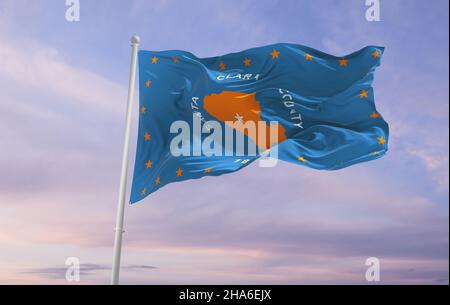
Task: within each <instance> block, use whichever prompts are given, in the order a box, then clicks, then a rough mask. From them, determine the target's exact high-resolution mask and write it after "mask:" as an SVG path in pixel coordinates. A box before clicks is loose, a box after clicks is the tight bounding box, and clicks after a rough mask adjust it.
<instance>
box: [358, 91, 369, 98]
mask: <svg viewBox="0 0 450 305" xmlns="http://www.w3.org/2000/svg"><path fill="white" fill-rule="evenodd" d="M359 97H360V98H368V97H369V95H368V94H367V91H366V90H363V91H361V93H360V94H359Z"/></svg>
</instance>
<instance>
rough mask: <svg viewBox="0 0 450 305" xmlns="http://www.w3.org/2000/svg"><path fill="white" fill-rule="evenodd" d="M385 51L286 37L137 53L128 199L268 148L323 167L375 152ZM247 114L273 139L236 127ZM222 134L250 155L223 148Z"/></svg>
mask: <svg viewBox="0 0 450 305" xmlns="http://www.w3.org/2000/svg"><path fill="white" fill-rule="evenodd" d="M383 52H384V48H382V47H377V46H368V47H365V48H363V49H361V50H360V51H357V52H355V53H352V54H350V55H347V56H342V57H336V56H332V55H329V54H325V53H323V52H320V51H317V50H314V49H312V48H309V47H305V46H301V45H295V44H285V43H282V44H274V45H268V46H263V47H258V48H253V49H249V50H246V51H242V52H239V53H232V54H227V55H223V56H218V57H210V58H198V57H196V56H195V55H193V54H191V53H189V52H185V51H158V52H152V51H140V52H139V100H140V104H139V130H138V140H137V149H136V158H135V166H134V175H133V183H132V188H131V198H130V202H131V203H135V202H137V201H139V200H141V199H143V198H144V197H146V196H148V195H149V194H151V193H152V192H154V191H156V190H158V189H159V188H161V187H162V186H164V185H166V184H168V183H171V182H177V181H183V180H187V179H197V178H201V177H204V176H217V175H222V174H225V173H230V172H234V171H237V170H239V169H241V168H243V167H245V166H247V165H249V164H250V163H252V162H253V161H255V160H257V159H258V158H259V157H260V156H261V155H262V154H263V153H267V151H272V150H273V149H274V148H276V149H277V153H278V156H277V158H278V159H279V160H283V161H287V162H291V163H294V164H296V165H304V166H308V167H311V168H314V169H321V170H336V169H341V168H344V167H347V166H350V165H353V164H355V163H360V162H364V161H369V160H373V159H377V158H379V157H381V156H383V155H384V154H385V153H386V151H387V149H388V147H387V143H388V136H389V130H388V124H387V123H386V122H385V121H384V120H383V118H382V116H381V114H380V113H379V112H378V111H377V109H376V107H375V103H374V92H373V88H372V81H373V75H374V71H375V69H376V67H377V66H379V64H380V60H381V57H382V55H383ZM174 122H178V123H175V124H174ZM248 122H254V123H258V124H261V126H263V128H266V130H269V129H270V128H272V127H273V126H275V127H276V129H274V130H276V131H275V133H276V136H277V139H276V140H275V141H274V142H273V141H272V138H270V139H269V138H268V137H267V136H264V135H263V136H262V137H259V136H258V132H260V129H257V133H256V136H255V133H251V132H250V131H249V130H250V129H248V130H247V129H246V128H244V127H242V126H244V125H245V124H246V123H248ZM239 126H241V127H239ZM258 126H260V125H258ZM183 129H188V130H187V131H186V130H183ZM216 131H217V134H215V135H214V136H212V134H213V133H214V132H216ZM263 131H264V130H263ZM269 133H270V130H269ZM230 134H231V135H234V136H235V138H237V137H239V136H241V138H244V139H245V140H246V141H247V142H246V143H253V144H255V146H256V147H257V152H256V154H255V153H254V152H253V151H250V149H247V148H245V149H244V150H243V151H242V150H241V151H239V153H238V152H237V150H236V149H237V148H236V147H235V146H237V145H234V146H233V145H231V148H230V145H229V144H230V143H235V142H227V141H228V140H226V139H227V135H230ZM261 134H262V133H261ZM211 138H213V140H211ZM208 139H209V140H208ZM205 147H207V148H213V153H211V152H210V151H209V152H207V153H205V152H204V151H203V148H205ZM174 150H176V151H177V153H175V154H174Z"/></svg>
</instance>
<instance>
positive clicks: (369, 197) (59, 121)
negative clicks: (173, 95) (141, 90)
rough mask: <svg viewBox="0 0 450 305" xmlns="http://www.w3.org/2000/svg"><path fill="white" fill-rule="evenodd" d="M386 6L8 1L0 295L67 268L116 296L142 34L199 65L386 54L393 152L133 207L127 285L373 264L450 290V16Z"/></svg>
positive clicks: (332, 275)
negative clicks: (285, 56) (125, 162)
mask: <svg viewBox="0 0 450 305" xmlns="http://www.w3.org/2000/svg"><path fill="white" fill-rule="evenodd" d="M380 2H381V21H380V22H368V21H367V20H366V19H365V10H366V8H367V7H366V6H365V1H364V0H346V1H338V0H334V1H333V0H314V1H313V0H310V1H306V0H292V1H281V0H280V1H261V0H254V1H249V0H232V1H230V0H228V1H225V0H223V1H222V0H221V1H207V0H203V1H200V0H192V1H183V0H178V1H175V0H166V1H163V0H152V1H145V0H133V1H132V0H130V1H119V0H96V1H89V0H80V3H81V15H80V18H81V20H80V21H79V22H67V21H66V19H65V13H66V9H67V7H66V6H65V1H64V0H33V1H24V0H0V143H1V144H0V284H6V283H19V284H20V283H27V284H28V283H56V284H66V283H67V281H66V280H65V264H64V263H65V260H66V258H67V257H78V258H79V259H80V261H81V264H82V273H81V282H80V283H82V284H108V283H109V278H110V266H111V262H112V250H113V238H114V231H113V229H114V226H115V223H114V222H115V213H116V205H117V195H118V186H119V174H120V160H121V153H122V151H121V149H122V145H123V134H124V118H125V107H126V95H127V86H128V84H127V81H128V73H129V62H130V43H129V41H130V37H131V35H133V34H137V35H139V36H140V38H141V48H142V49H145V50H155V51H157V50H167V49H181V50H186V51H190V52H192V53H194V54H195V55H197V56H199V57H208V56H216V55H221V54H226V53H230V52H237V51H241V50H244V49H247V48H251V47H257V46H262V45H266V44H271V43H278V42H289V43H296V44H302V45H307V46H310V47H313V48H316V49H319V50H321V51H323V52H326V53H331V54H334V55H337V56H343V55H346V54H349V53H352V52H354V51H357V50H359V49H361V48H362V47H364V46H366V45H380V46H385V48H386V49H385V53H384V56H383V59H382V64H381V66H380V67H379V68H378V70H377V72H376V75H375V82H374V90H375V99H376V105H377V108H378V110H379V111H380V113H382V114H383V117H384V118H385V120H386V121H387V122H388V123H389V125H390V143H389V149H390V150H389V152H388V154H387V155H386V156H385V157H383V158H381V159H379V160H376V161H373V162H368V163H364V164H359V165H355V166H352V167H350V168H346V169H343V170H340V171H334V172H325V171H316V170H313V169H308V168H306V167H303V166H294V165H292V164H288V163H284V162H279V163H278V165H277V166H276V167H274V168H260V167H258V165H257V163H254V164H253V165H251V166H248V167H246V168H245V169H243V170H241V171H239V172H236V173H233V174H228V175H224V176H220V177H206V178H203V179H199V180H192V181H187V182H182V183H175V184H170V185H168V186H166V187H164V188H162V189H161V190H158V191H157V192H155V193H154V194H151V196H149V197H148V198H146V199H145V200H143V201H142V202H139V203H138V204H136V205H134V206H132V207H130V206H127V207H126V211H125V230H126V232H125V235H124V245H123V260H122V264H123V269H122V273H121V282H122V283H125V284H132V283H135V284H206V283H208V284H250V283H252V284H314V283H320V284H329V283H339V284H353V283H362V284H364V283H367V282H366V280H365V272H366V268H367V267H366V266H365V261H366V259H367V258H368V257H377V258H379V259H380V262H381V283H396V284H400V283H402V284H407V283H431V284H441V283H448V278H449V141H448V136H449V114H448V113H449V102H448V100H449V86H448V81H449V58H448V55H449V48H448V44H449V41H448V39H449V38H448V37H449V32H448V22H449V15H448V10H449V7H448V6H449V3H448V1H446V0H434V1H420V0H414V1H413V0H396V1H387V0H381V1H380ZM134 106H135V109H134V115H133V123H132V127H133V129H132V137H131V139H132V140H131V142H132V145H131V153H130V159H131V160H130V169H132V168H133V166H132V164H133V162H134V152H135V142H136V131H137V113H138V103H137V98H136V100H135V103H134ZM131 175H132V172H131V171H130V173H129V177H131Z"/></svg>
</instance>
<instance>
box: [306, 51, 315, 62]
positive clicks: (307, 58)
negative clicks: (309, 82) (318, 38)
mask: <svg viewBox="0 0 450 305" xmlns="http://www.w3.org/2000/svg"><path fill="white" fill-rule="evenodd" d="M305 58H306V60H311V61H312V60H313V57H312V56H311V54H308V53H306V55H305Z"/></svg>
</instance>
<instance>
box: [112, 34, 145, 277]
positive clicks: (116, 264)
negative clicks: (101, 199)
mask: <svg viewBox="0 0 450 305" xmlns="http://www.w3.org/2000/svg"><path fill="white" fill-rule="evenodd" d="M139 41H140V39H139V37H138V36H133V37H131V66H130V78H129V83H128V98H127V114H126V121H125V140H124V144H123V155H122V167H121V172H120V188H119V203H118V206H117V218H116V228H115V231H116V232H115V240H114V258H113V265H112V275H111V285H118V284H119V272H120V256H121V253H122V235H123V232H124V230H123V218H124V212H125V195H126V190H127V173H128V150H129V144H130V128H131V111H132V105H133V98H134V87H135V82H136V63H137V52H138V48H139Z"/></svg>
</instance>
